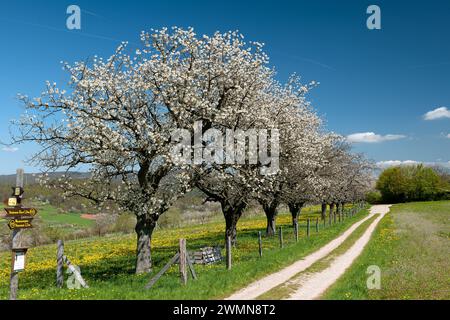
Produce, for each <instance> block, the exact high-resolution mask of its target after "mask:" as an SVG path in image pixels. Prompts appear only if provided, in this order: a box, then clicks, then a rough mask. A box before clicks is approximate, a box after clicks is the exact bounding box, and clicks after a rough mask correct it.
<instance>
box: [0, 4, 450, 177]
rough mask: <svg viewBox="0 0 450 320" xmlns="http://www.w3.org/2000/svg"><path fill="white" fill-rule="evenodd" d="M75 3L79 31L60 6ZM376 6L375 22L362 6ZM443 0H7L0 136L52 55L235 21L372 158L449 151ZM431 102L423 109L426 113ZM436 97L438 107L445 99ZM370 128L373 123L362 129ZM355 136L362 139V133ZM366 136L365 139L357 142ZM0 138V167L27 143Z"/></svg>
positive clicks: (1, 28)
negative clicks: (157, 31)
mask: <svg viewBox="0 0 450 320" xmlns="http://www.w3.org/2000/svg"><path fill="white" fill-rule="evenodd" d="M71 4H76V5H78V6H79V7H80V8H81V10H82V21H81V30H68V29H67V28H66V19H67V17H68V15H67V14H66V9H67V7H68V6H69V5H71ZM371 4H376V5H378V6H379V7H380V8H381V27H382V29H381V30H368V29H367V27H366V19H367V17H368V16H369V15H368V14H366V9H367V7H368V6H369V5H371ZM448 21H450V1H282V0H277V1H261V0H260V1H245V2H244V1H221V2H217V1H183V2H181V1H146V2H145V3H144V2H143V1H132V0H128V1H95V2H94V1H73V2H68V1H14V2H13V1H10V2H5V3H2V7H1V10H0V39H1V41H2V46H1V50H0V83H1V86H0V108H1V113H0V140H2V141H7V140H8V126H9V124H8V123H9V120H10V119H13V118H17V117H19V115H20V114H21V113H22V112H23V110H24V109H23V106H22V105H21V104H20V103H19V102H18V100H17V99H16V94H17V93H24V94H27V95H29V96H38V95H39V93H40V92H41V91H42V89H43V88H44V82H45V81H46V80H50V81H52V82H53V81H55V82H57V83H58V84H61V85H62V84H63V83H65V82H66V80H67V77H66V74H65V73H64V72H63V71H62V69H61V65H60V61H62V60H63V61H68V62H73V61H77V60H85V59H86V58H88V57H90V56H93V55H95V54H97V55H99V56H105V57H106V56H109V55H110V54H111V53H112V52H113V51H114V49H115V47H116V46H117V45H118V43H119V42H120V41H124V40H126V41H129V42H130V45H131V46H135V45H137V44H138V43H139V33H140V32H141V31H142V30H149V29H150V28H160V27H163V26H168V27H170V26H174V25H176V26H180V27H188V26H192V27H194V28H195V30H196V32H197V33H198V34H203V33H206V34H211V33H213V32H215V31H216V30H219V31H228V30H236V29H237V30H239V31H240V32H242V33H243V34H244V35H245V37H246V39H247V40H254V41H259V42H264V43H265V44H266V51H267V53H268V54H269V56H270V58H271V64H272V65H273V66H275V67H276V69H277V70H278V77H279V79H280V80H285V79H286V78H287V77H288V75H289V74H291V73H293V72H296V73H298V74H300V75H301V76H302V78H303V79H304V81H305V82H306V81H311V80H316V81H319V82H320V86H319V87H318V88H316V89H314V90H313V92H311V94H310V96H309V97H310V101H311V102H312V105H313V106H314V108H315V109H316V110H317V111H318V113H319V114H320V115H322V116H323V117H324V118H325V119H326V125H327V128H328V129H329V130H332V131H335V132H338V133H340V134H343V135H346V136H347V135H352V134H359V135H352V136H351V139H352V140H353V141H360V142H356V143H354V149H355V150H356V151H359V152H365V153H366V154H367V156H368V157H369V158H371V159H374V160H375V161H405V160H413V161H420V162H442V163H445V162H448V161H450V138H449V137H447V135H449V134H450V118H449V112H450V111H449V110H450V24H449V23H448ZM437 108H441V109H439V110H438V111H436V112H435V113H432V114H430V116H429V117H428V118H437V119H434V120H425V119H424V115H425V114H426V113H427V112H430V111H432V110H435V109H437ZM445 108H446V109H445ZM372 133H374V134H372ZM364 141H365V142H364ZM367 141H370V142H367ZM17 148H18V150H16V149H14V148H12V149H11V148H9V149H8V148H4V147H2V146H0V174H6V173H13V172H14V171H15V168H17V167H18V166H24V167H25V170H26V171H27V172H35V171H37V168H32V167H30V166H27V165H24V163H23V161H24V160H25V159H26V158H27V157H28V156H29V155H31V154H32V153H33V152H34V151H36V150H37V149H36V146H33V145H21V146H18V147H17Z"/></svg>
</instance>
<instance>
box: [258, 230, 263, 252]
mask: <svg viewBox="0 0 450 320" xmlns="http://www.w3.org/2000/svg"><path fill="white" fill-rule="evenodd" d="M258 252H259V257H260V258H261V257H262V239H261V231H258Z"/></svg>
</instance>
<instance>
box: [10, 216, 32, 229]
mask: <svg viewBox="0 0 450 320" xmlns="http://www.w3.org/2000/svg"><path fill="white" fill-rule="evenodd" d="M32 220H33V219H32V218H28V219H11V220H9V222H8V227H9V228H10V229H11V230H14V229H29V228H33V225H32V224H31V221H32Z"/></svg>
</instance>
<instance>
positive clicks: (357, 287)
mask: <svg viewBox="0 0 450 320" xmlns="http://www.w3.org/2000/svg"><path fill="white" fill-rule="evenodd" d="M371 265H376V266H378V267H380V269H381V289H379V290H378V289H372V290H368V289H367V286H366V280H367V277H368V275H367V274H366V270H367V267H368V266H371ZM324 298H325V299H450V201H437V202H418V203H407V204H397V205H394V206H392V207H391V212H390V213H389V214H387V215H386V216H385V217H384V218H383V219H382V220H381V222H380V224H379V225H378V227H377V229H376V231H375V233H374V236H373V238H372V239H371V241H370V242H369V244H368V245H367V247H366V248H365V250H364V251H363V253H362V254H361V256H360V257H359V258H358V259H357V260H356V261H355V263H354V264H353V265H352V267H351V268H350V269H349V270H348V272H346V274H345V275H344V276H343V277H342V278H341V279H339V280H338V281H337V282H336V283H335V284H334V285H333V286H332V287H331V288H330V289H329V290H328V292H327V293H326V294H325V296H324Z"/></svg>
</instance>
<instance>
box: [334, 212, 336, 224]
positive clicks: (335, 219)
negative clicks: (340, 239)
mask: <svg viewBox="0 0 450 320" xmlns="http://www.w3.org/2000/svg"><path fill="white" fill-rule="evenodd" d="M333 220H334V221H333V223H334V224H336V213H335V214H334V215H333Z"/></svg>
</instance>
